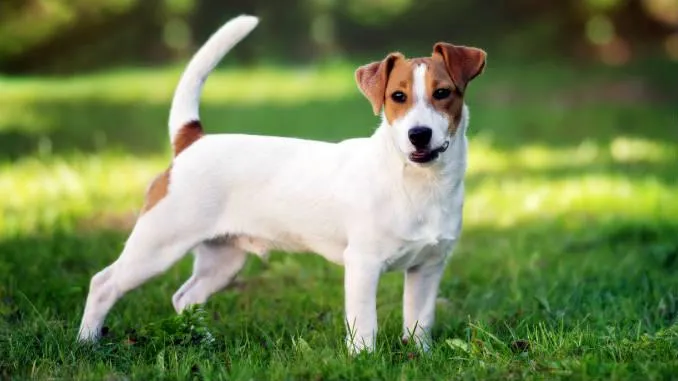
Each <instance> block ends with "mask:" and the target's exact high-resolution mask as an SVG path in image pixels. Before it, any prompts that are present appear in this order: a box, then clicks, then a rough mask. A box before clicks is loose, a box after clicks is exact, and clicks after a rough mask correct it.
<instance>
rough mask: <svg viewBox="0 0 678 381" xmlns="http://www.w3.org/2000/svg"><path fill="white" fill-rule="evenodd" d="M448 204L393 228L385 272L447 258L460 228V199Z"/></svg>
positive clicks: (418, 213)
mask: <svg viewBox="0 0 678 381" xmlns="http://www.w3.org/2000/svg"><path fill="white" fill-rule="evenodd" d="M459 197H462V196H459ZM451 201H452V202H449V203H444V204H441V205H435V206H430V207H427V208H421V209H418V210H415V211H414V213H413V214H412V215H411V216H410V218H407V219H404V220H402V222H401V223H396V224H394V230H393V233H394V234H393V235H392V239H393V242H392V244H393V245H394V250H392V251H391V253H392V254H391V255H390V256H389V257H388V258H386V260H385V263H386V268H387V269H388V270H398V269H405V268H409V267H412V266H417V265H420V264H423V263H427V262H436V261H443V260H444V259H445V258H446V257H447V256H449V254H450V252H451V250H452V248H453V246H454V244H455V243H456V241H457V240H458V238H459V235H460V233H461V225H462V202H461V199H460V200H451Z"/></svg>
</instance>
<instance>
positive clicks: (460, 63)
mask: <svg viewBox="0 0 678 381" xmlns="http://www.w3.org/2000/svg"><path fill="white" fill-rule="evenodd" d="M432 56H433V57H436V56H437V57H439V58H442V60H443V62H444V63H445V67H446V68H447V72H448V73H449V74H450V76H451V77H452V80H453V81H454V84H455V85H456V86H457V89H458V90H459V93H460V94H464V91H465V90H466V86H467V85H468V83H469V82H471V80H472V79H473V78H475V77H477V76H479V75H480V74H481V73H482V72H483V70H484V69H485V60H486V57H487V54H486V53H485V52H484V51H483V50H481V49H478V48H471V47H467V46H457V45H452V44H448V43H445V42H438V43H437V44H435V45H433V55H432Z"/></svg>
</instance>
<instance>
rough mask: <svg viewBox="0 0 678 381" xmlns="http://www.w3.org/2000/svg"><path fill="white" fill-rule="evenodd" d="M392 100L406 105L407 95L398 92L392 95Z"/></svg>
mask: <svg viewBox="0 0 678 381" xmlns="http://www.w3.org/2000/svg"><path fill="white" fill-rule="evenodd" d="M391 99H393V102H396V103H405V101H406V100H407V95H405V93H403V92H402V91H396V92H394V93H393V94H391Z"/></svg>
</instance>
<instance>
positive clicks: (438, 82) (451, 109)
mask: <svg viewBox="0 0 678 381" xmlns="http://www.w3.org/2000/svg"><path fill="white" fill-rule="evenodd" d="M427 66H428V67H427V70H426V93H427V94H428V102H429V103H430V104H431V105H432V106H433V108H435V109H436V110H437V111H439V112H442V113H444V114H446V115H447V118H448V120H449V121H450V124H449V126H448V127H447V130H448V132H449V133H450V135H454V133H455V132H456V131H457V128H459V123H460V122H461V111H462V108H463V107H464V96H463V94H462V93H461V92H460V91H459V90H458V89H457V87H456V86H455V85H454V81H453V80H452V77H451V76H450V74H449V73H448V71H447V67H446V65H445V62H444V61H443V60H442V59H441V58H440V56H436V55H434V56H433V57H432V58H430V59H428V65H427ZM437 89H449V90H450V91H451V92H452V94H451V95H450V96H449V97H447V98H445V99H435V98H434V97H433V93H434V92H435V91H436V90H437Z"/></svg>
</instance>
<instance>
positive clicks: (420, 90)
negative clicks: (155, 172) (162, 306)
mask: <svg viewBox="0 0 678 381" xmlns="http://www.w3.org/2000/svg"><path fill="white" fill-rule="evenodd" d="M257 22H258V21H257V19H256V18H255V17H251V16H240V17H237V18H235V19H233V20H231V21H229V22H228V23H227V24H225V25H224V26H223V27H222V28H221V29H220V30H219V31H217V32H216V33H215V34H214V35H213V36H212V37H211V38H210V39H209V41H208V42H207V43H206V44H205V45H204V46H203V47H202V48H201V49H200V51H199V52H198V53H197V54H196V55H195V57H194V58H193V60H192V61H191V62H190V64H189V66H188V68H187V69H186V72H185V74H184V75H183V77H182V79H181V81H180V83H179V86H178V88H177V91H176V94H175V98H174V101H173V103H172V110H171V114H170V121H169V125H170V136H171V138H172V139H174V138H175V136H176V134H177V132H178V131H179V129H180V128H181V126H182V125H184V124H185V123H187V122H190V121H192V120H197V119H198V100H199V96H200V91H201V88H202V84H203V82H204V80H205V79H206V77H207V75H208V74H209V72H210V71H211V70H212V69H213V68H214V66H215V65H216V64H217V63H218V61H219V60H220V59H221V58H222V56H223V55H224V54H225V53H226V52H227V51H228V50H229V49H230V48H232V47H233V46H234V45H235V44H236V43H237V42H238V41H240V40H241V39H242V38H244V37H245V36H246V35H247V34H248V33H249V32H250V31H251V30H252V29H253V28H254V27H255V26H256V24H257ZM425 71H426V66H424V65H421V66H418V67H416V68H415V73H414V89H415V95H416V103H415V105H414V106H413V107H412V108H411V110H410V111H409V112H408V113H407V114H406V115H405V116H404V117H402V118H400V119H399V120H397V121H395V122H394V123H393V125H389V122H388V121H387V120H386V118H385V117H384V116H383V114H382V122H381V125H380V126H379V128H378V129H377V130H376V132H375V133H374V134H373V135H372V136H370V137H368V138H360V139H349V140H345V141H342V142H340V143H336V144H334V143H326V142H318V141H309V140H302V139H293V138H282V137H268V136H251V135H233V134H221V135H207V136H205V137H203V138H201V139H199V140H197V141H196V142H195V143H194V144H192V145H191V146H190V147H188V148H187V149H186V150H185V151H183V152H181V154H179V155H178V156H177V157H176V158H175V159H174V161H173V164H172V167H171V177H170V184H169V188H168V192H167V195H166V196H165V197H164V198H163V199H161V200H160V201H159V202H158V203H157V204H156V205H155V206H154V207H153V208H152V209H150V210H149V211H147V212H146V213H145V214H142V215H141V217H140V218H139V220H138V221H137V224H136V226H135V227H134V230H133V231H132V233H131V235H130V237H129V239H128V241H127V242H126V245H125V247H124V250H123V252H122V254H121V255H120V257H119V258H118V259H117V260H116V261H115V262H114V263H113V264H111V265H110V266H108V267H107V268H105V269H104V270H102V271H101V272H99V273H98V274H96V275H95V276H94V277H93V278H92V282H91V285H90V292H89V295H88V298H87V303H86V307H85V311H84V316H83V319H82V324H81V327H80V332H79V338H80V339H81V340H95V339H96V338H97V337H98V335H99V332H100V329H101V327H102V324H103V320H104V318H105V316H106V314H107V313H108V311H109V310H110V308H111V307H112V306H113V304H114V303H115V302H116V301H117V300H118V299H119V298H120V297H121V296H122V295H123V294H125V293H126V292H127V291H130V290H132V289H134V288H136V287H138V286H139V285H141V284H142V283H144V282H145V281H146V280H148V279H150V278H151V277H153V276H155V275H158V274H160V273H162V272H164V271H165V270H167V269H168V268H169V267H170V266H171V265H172V264H173V263H175V262H176V261H177V260H179V259H180V258H182V257H183V256H184V255H185V254H186V253H187V252H188V251H189V250H191V249H193V250H194V254H195V265H194V272H193V275H192V276H191V278H190V279H189V280H188V281H187V282H186V283H185V284H184V285H183V286H181V288H180V289H179V290H178V291H177V292H176V294H175V295H174V296H173V298H172V302H173V304H174V307H175V309H176V310H177V312H180V311H182V310H183V309H184V308H185V307H187V306H189V305H192V304H199V303H204V302H205V301H206V300H207V298H208V297H209V296H210V295H212V294H213V293H215V292H216V291H218V290H220V289H222V288H224V287H225V286H226V285H227V284H228V283H229V282H230V281H231V280H232V279H233V277H234V276H235V275H236V274H237V273H238V271H239V270H240V269H241V267H242V266H243V264H244V263H245V259H246V253H247V252H251V253H255V254H257V255H261V256H263V255H265V254H266V252H267V251H269V250H271V249H279V250H285V251H292V252H315V253H318V254H320V255H322V256H323V257H325V258H326V259H328V260H329V261H331V262H334V263H337V264H341V265H343V266H344V267H345V284H344V287H345V303H346V304H345V309H346V311H345V312H346V322H347V325H348V330H349V332H348V335H347V336H348V338H347V344H348V346H349V350H350V351H352V352H355V351H359V350H363V349H366V350H373V349H374V347H375V335H376V333H377V313H376V294H377V283H378V281H379V277H380V275H381V273H383V272H384V271H388V270H400V271H403V272H404V273H405V292H404V327H403V329H404V332H403V335H404V338H410V337H414V338H415V339H416V340H417V342H418V343H419V344H420V345H421V346H422V347H423V348H427V347H428V340H429V332H430V329H431V326H432V324H433V320H434V311H435V302H436V294H437V290H438V285H439V282H440V278H441V275H442V273H443V270H444V268H445V263H446V261H447V259H448V258H449V256H450V253H451V251H452V248H453V247H454V245H455V243H456V242H457V240H458V238H459V235H460V231H461V224H462V205H463V199H464V183H463V177H464V173H465V171H466V156H467V148H466V145H467V140H466V136H465V132H466V127H467V124H468V110H467V108H466V106H464V108H463V117H462V122H461V123H460V126H459V128H458V130H457V132H456V133H455V134H454V135H453V136H451V137H450V136H449V134H448V133H447V128H448V125H449V121H448V119H447V117H446V115H444V114H441V113H439V112H437V111H435V110H434V109H433V108H432V107H429V105H427V103H426V102H427V101H426V97H425V96H424V91H425V85H424V83H423V81H424V76H425ZM421 124H425V125H427V126H430V127H431V128H432V129H433V139H432V142H433V143H432V144H433V145H441V144H443V143H444V141H445V140H446V139H449V143H450V144H449V149H448V150H447V151H446V152H444V153H442V154H440V156H439V157H438V159H436V160H435V161H434V162H432V163H428V164H423V165H420V164H416V163H413V162H411V161H410V160H409V159H408V155H409V154H410V153H411V152H412V151H413V147H412V145H411V144H410V143H409V142H408V140H407V131H408V129H409V128H411V127H412V126H414V125H421Z"/></svg>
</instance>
